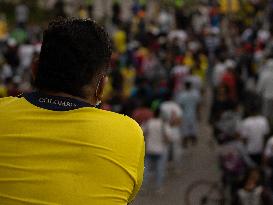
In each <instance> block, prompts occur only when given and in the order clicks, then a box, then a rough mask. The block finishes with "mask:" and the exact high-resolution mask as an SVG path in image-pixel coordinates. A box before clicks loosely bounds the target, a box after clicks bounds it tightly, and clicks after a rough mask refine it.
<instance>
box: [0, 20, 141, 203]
mask: <svg viewBox="0 0 273 205" xmlns="http://www.w3.org/2000/svg"><path fill="white" fill-rule="evenodd" d="M110 56H111V43H110V39H109V37H108V34H107V33H106V32H105V31H104V29H103V28H102V27H100V26H99V25H98V24H97V23H96V22H95V21H93V20H90V19H59V20H55V21H53V22H51V23H50V24H49V27H48V28H47V30H45V32H44V38H43V44H42V49H41V53H40V58H39V64H38V67H37V69H36V70H35V69H34V70H33V81H34V85H35V88H36V90H35V91H34V92H31V93H26V94H22V95H21V96H18V97H7V98H1V99H0V130H1V132H0V144H1V147H0V204H3V205H19V204H26V205H27V204H31V205H33V204H37V205H38V204H41V205H76V204H77V205H104V204H105V205H125V204H128V203H130V202H131V201H132V200H133V199H134V197H135V196H136V194H137V192H138V190H139V189H140V186H141V183H142V179H143V169H144V165H143V164H144V152H145V151H144V137H143V133H142V130H141V128H140V127H139V125H138V124H137V123H136V122H135V121H134V120H132V119H131V118H129V117H127V116H124V115H120V114H117V113H113V112H109V111H104V110H101V109H98V108H96V105H97V104H98V103H99V102H100V100H101V98H102V94H103V88H104V85H105V84H106V82H107V75H106V74H107V72H106V70H107V67H108V64H109V60H110Z"/></svg>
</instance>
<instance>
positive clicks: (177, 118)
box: [160, 92, 183, 172]
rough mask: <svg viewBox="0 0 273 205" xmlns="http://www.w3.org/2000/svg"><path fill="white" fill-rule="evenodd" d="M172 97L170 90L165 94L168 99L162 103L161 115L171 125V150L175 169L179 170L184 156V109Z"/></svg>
mask: <svg viewBox="0 0 273 205" xmlns="http://www.w3.org/2000/svg"><path fill="white" fill-rule="evenodd" d="M171 97H172V96H171V93H170V92H168V93H167V94H166V96H165V100H166V101H164V102H163V103H162V104H161V105H160V116H161V118H162V119H163V121H164V122H166V123H168V124H169V126H170V136H169V137H170V139H171V142H170V145H171V147H170V151H171V153H172V156H173V162H174V169H175V171H176V172H179V171H180V168H181V157H182V146H181V144H182V136H181V131H180V126H181V123H182V117H183V111H182V109H181V108H180V106H179V105H178V104H177V103H176V102H175V101H173V100H172V99H171Z"/></svg>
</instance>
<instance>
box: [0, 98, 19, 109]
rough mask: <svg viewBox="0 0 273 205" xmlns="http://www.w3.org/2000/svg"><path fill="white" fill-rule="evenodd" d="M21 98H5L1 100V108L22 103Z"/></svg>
mask: <svg viewBox="0 0 273 205" xmlns="http://www.w3.org/2000/svg"><path fill="white" fill-rule="evenodd" d="M20 100H21V98H20V97H4V98H0V107H2V106H6V105H9V104H14V103H16V102H18V101H20Z"/></svg>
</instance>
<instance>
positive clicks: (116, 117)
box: [96, 109, 142, 134]
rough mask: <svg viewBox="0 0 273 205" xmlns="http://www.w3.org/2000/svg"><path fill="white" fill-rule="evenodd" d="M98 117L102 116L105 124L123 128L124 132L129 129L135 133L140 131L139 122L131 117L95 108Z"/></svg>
mask: <svg viewBox="0 0 273 205" xmlns="http://www.w3.org/2000/svg"><path fill="white" fill-rule="evenodd" d="M96 112H97V113H98V115H97V116H98V117H99V118H102V120H103V121H104V123H105V124H107V125H108V126H112V127H116V128H120V129H123V131H124V132H127V131H130V132H135V133H141V134H142V129H141V127H140V126H139V124H138V123H137V122H136V121H135V120H134V119H132V118H131V117H129V116H127V115H123V114H119V113H115V112H111V111H107V110H101V109H96Z"/></svg>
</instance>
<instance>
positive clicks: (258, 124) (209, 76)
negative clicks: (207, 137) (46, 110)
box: [0, 0, 273, 205]
mask: <svg viewBox="0 0 273 205" xmlns="http://www.w3.org/2000/svg"><path fill="white" fill-rule="evenodd" d="M86 2H87V1H86ZM86 2H85V3H84V2H83V4H82V5H81V6H79V8H78V12H76V14H74V15H76V16H78V17H90V16H92V11H93V10H94V7H93V6H92V3H90V2H89V1H88V2H89V3H88V4H87V3H86ZM221 2H222V3H221ZM148 4H149V1H147V2H145V1H133V3H132V5H131V12H130V13H131V17H130V18H129V20H126V21H124V19H122V18H121V16H122V12H123V10H122V6H121V5H122V1H120V2H118V1H116V2H115V3H113V6H112V17H110V18H108V19H105V18H104V19H99V21H101V22H102V23H103V24H104V26H105V27H106V28H107V30H108V31H109V33H110V34H111V36H112V40H113V46H114V52H113V55H112V60H111V65H110V69H109V71H110V72H109V76H110V81H109V83H108V85H107V88H106V91H105V94H104V103H103V104H102V109H107V110H111V111H114V112H118V113H123V114H126V115H128V116H131V117H132V118H134V119H135V120H136V121H137V122H138V123H139V124H140V126H141V127H142V128H143V132H144V135H145V138H146V140H145V141H146V162H145V164H146V165H145V167H146V169H145V180H144V186H145V185H146V184H148V183H149V184H151V183H152V182H151V180H152V178H151V177H150V176H151V175H153V174H155V182H154V185H155V186H154V188H155V189H156V190H159V191H160V190H162V189H163V188H164V180H165V178H166V177H165V176H166V174H167V172H166V170H167V166H168V162H169V161H172V169H174V171H175V172H177V173H178V174H179V172H180V170H181V167H182V166H183V163H186V162H185V161H183V160H182V156H183V151H184V150H186V149H188V148H189V147H191V146H196V145H197V144H198V136H199V127H198V125H199V121H200V119H201V112H200V110H201V109H200V108H201V107H202V105H203V104H204V103H203V102H204V98H205V96H207V95H206V93H207V91H208V90H211V91H212V93H213V95H212V103H211V108H209V107H205V108H204V109H207V110H208V109H210V116H209V123H210V125H211V126H212V129H213V136H212V137H213V138H214V139H215V141H216V142H217V144H218V145H219V166H220V167H221V170H222V173H223V184H224V186H225V187H227V188H229V190H230V194H231V197H232V199H233V200H232V201H233V204H234V205H245V204H249V203H248V200H249V199H252V203H251V204H253V205H261V204H266V205H270V204H273V200H272V197H273V194H272V190H273V137H271V135H272V128H273V35H272V32H273V24H272V22H273V2H272V1H262V0H256V1H253V0H252V1H250V0H249V1H240V4H239V3H238V5H239V6H240V9H239V10H236V9H235V10H234V11H233V10H228V9H227V8H225V7H224V5H223V1H216V0H215V1H212V0H211V1H208V2H207V3H204V2H202V3H198V4H197V5H191V6H188V5H182V3H181V4H174V5H172V6H170V5H159V4H158V8H156V9H153V10H152V11H151V10H149V9H151V8H152V7H149V6H148ZM238 5H237V6H238ZM61 7H62V5H60V2H59V1H58V2H57V3H56V9H57V11H58V12H55V13H58V14H62V15H65V12H64V11H62V10H61V9H60V8H61ZM60 10H61V11H60ZM14 12H15V16H16V18H15V21H16V22H14V25H13V26H11V25H8V23H7V22H8V21H7V20H8V19H6V17H5V14H0V97H6V96H16V95H19V94H20V93H22V92H30V91H31V90H32V89H33V88H32V86H31V69H32V68H33V67H35V66H37V61H36V59H37V57H38V56H39V51H40V45H41V41H42V39H41V34H42V30H43V25H46V20H45V22H41V23H40V24H33V23H30V22H29V21H28V19H29V15H30V10H29V8H28V6H27V4H23V3H21V4H19V5H17V6H16V7H15V11H14ZM148 14H149V15H148ZM64 60H65V59H64ZM153 170H154V172H153Z"/></svg>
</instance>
